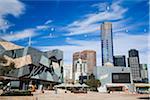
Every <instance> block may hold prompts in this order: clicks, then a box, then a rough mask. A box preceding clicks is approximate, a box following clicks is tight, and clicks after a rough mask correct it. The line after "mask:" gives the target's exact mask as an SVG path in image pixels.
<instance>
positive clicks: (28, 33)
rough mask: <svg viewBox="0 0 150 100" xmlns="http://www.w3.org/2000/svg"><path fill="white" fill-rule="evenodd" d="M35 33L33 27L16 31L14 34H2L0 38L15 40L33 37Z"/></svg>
mask: <svg viewBox="0 0 150 100" xmlns="http://www.w3.org/2000/svg"><path fill="white" fill-rule="evenodd" d="M35 35H36V33H35V29H25V30H23V31H19V32H16V33H14V34H6V35H3V36H2V37H1V38H3V39H5V40H7V41H17V40H21V39H25V38H28V37H33V36H35Z"/></svg>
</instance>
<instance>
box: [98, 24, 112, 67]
mask: <svg viewBox="0 0 150 100" xmlns="http://www.w3.org/2000/svg"><path fill="white" fill-rule="evenodd" d="M101 49H102V65H103V66H104V65H107V64H109V65H110V64H112V66H113V35H112V23H110V22H104V23H103V24H102V25H101Z"/></svg>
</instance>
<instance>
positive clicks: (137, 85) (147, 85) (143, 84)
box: [134, 83, 150, 88]
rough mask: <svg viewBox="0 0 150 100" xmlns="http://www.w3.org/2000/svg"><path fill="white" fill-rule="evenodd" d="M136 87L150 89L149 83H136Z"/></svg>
mask: <svg viewBox="0 0 150 100" xmlns="http://www.w3.org/2000/svg"><path fill="white" fill-rule="evenodd" d="M134 86H135V87H149V88H150V84H149V83H147V84H146V83H136V84H134Z"/></svg>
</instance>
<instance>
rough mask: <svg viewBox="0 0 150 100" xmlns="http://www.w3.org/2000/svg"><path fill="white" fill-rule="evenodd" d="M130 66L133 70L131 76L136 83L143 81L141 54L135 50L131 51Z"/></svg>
mask: <svg viewBox="0 0 150 100" xmlns="http://www.w3.org/2000/svg"><path fill="white" fill-rule="evenodd" d="M128 66H129V67H130V68H131V74H132V77H133V80H134V81H140V80H141V74H140V61H139V53H138V51H137V50H135V49H131V50H129V58H128Z"/></svg>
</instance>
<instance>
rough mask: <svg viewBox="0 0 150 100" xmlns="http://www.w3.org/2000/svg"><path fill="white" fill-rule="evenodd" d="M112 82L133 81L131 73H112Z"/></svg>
mask: <svg viewBox="0 0 150 100" xmlns="http://www.w3.org/2000/svg"><path fill="white" fill-rule="evenodd" d="M112 83H131V81H130V73H112Z"/></svg>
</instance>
